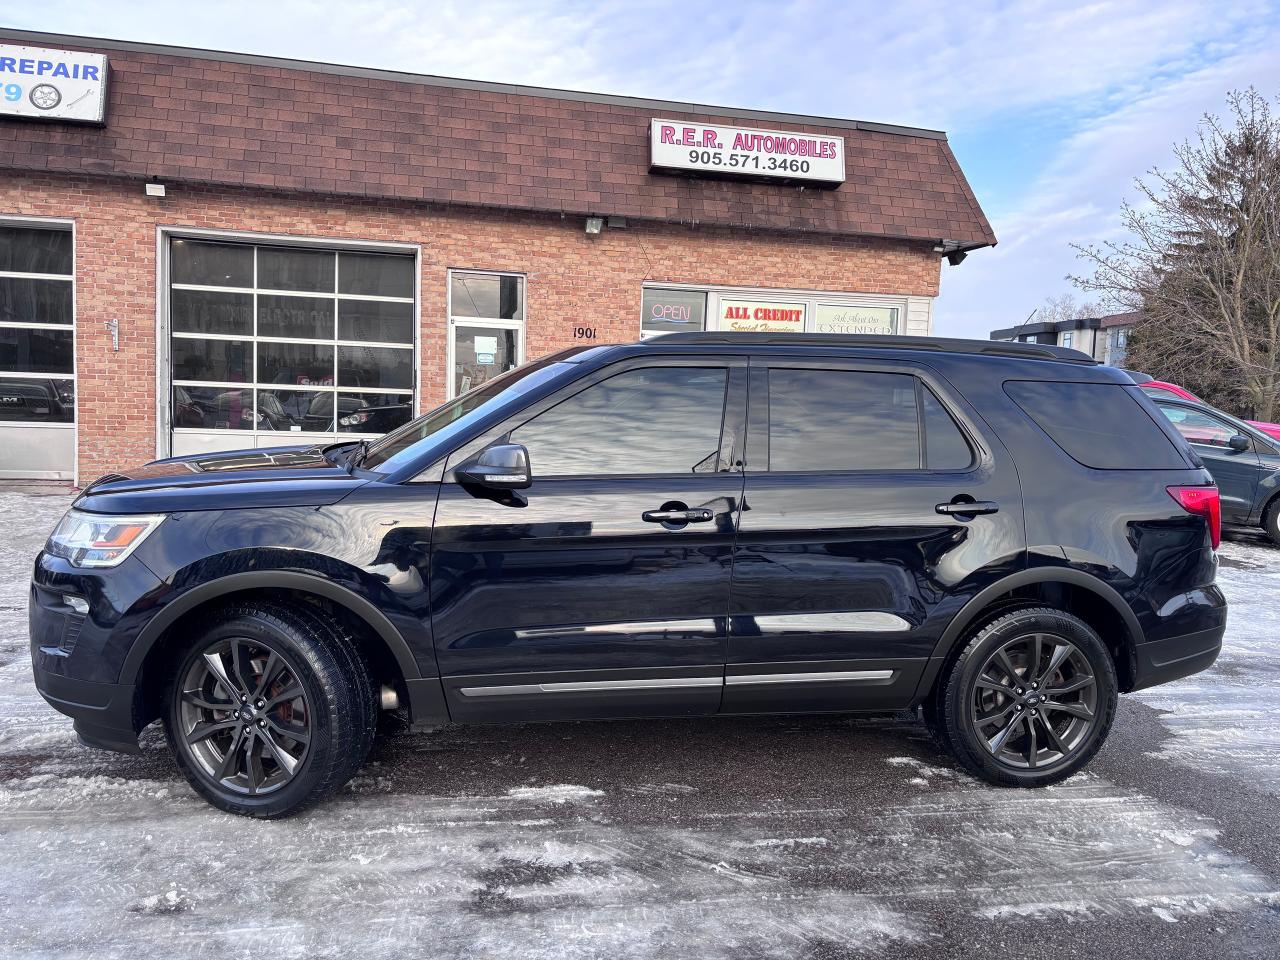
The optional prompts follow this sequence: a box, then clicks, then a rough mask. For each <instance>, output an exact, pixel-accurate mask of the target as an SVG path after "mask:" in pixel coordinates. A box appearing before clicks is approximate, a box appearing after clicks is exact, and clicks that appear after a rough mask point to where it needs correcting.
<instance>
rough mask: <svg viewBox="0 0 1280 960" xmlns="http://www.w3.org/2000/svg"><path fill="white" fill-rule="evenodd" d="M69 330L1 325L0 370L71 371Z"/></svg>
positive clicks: (25, 371) (71, 356)
mask: <svg viewBox="0 0 1280 960" xmlns="http://www.w3.org/2000/svg"><path fill="white" fill-rule="evenodd" d="M72 364H73V349H72V335H71V331H70V330H31V329H25V328H21V327H9V328H4V327H0V370H12V371H15V372H18V373H72V372H73V371H74V367H73V365H72Z"/></svg>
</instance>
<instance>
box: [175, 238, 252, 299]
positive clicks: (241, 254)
mask: <svg viewBox="0 0 1280 960" xmlns="http://www.w3.org/2000/svg"><path fill="white" fill-rule="evenodd" d="M169 251H170V257H169V270H170V272H171V273H172V274H173V277H172V279H173V282H174V283H196V284H201V285H202V286H207V287H252V286H253V247H251V246H249V245H248V244H244V243H208V242H206V241H204V240H174V241H173V243H172V245H171V246H170V248H169Z"/></svg>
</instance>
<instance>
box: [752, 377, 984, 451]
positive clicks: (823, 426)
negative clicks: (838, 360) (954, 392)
mask: <svg viewBox="0 0 1280 960" xmlns="http://www.w3.org/2000/svg"><path fill="white" fill-rule="evenodd" d="M768 392H769V423H768V463H767V469H769V470H770V471H774V472H778V471H823V472H826V471H832V472H834V471H864V470H896V471H901V470H921V469H927V470H965V469H967V468H968V467H969V466H970V465H971V464H972V462H973V453H972V451H971V450H970V448H969V443H968V441H967V440H966V439H965V438H964V434H963V433H962V432H961V430H960V428H959V427H958V426H957V425H956V422H955V420H954V419H953V418H952V416H951V414H950V413H948V412H947V410H946V408H945V407H944V406H943V405H942V403H941V402H940V401H939V400H938V398H937V397H936V396H934V394H933V392H932V391H931V390H929V388H928V387H926V386H925V385H924V384H923V383H921V382H920V381H919V380H918V379H917V378H916V377H914V376H912V375H910V374H901V373H871V372H864V371H859V370H814V369H802V368H794V369H792V368H784V367H773V368H771V369H770V370H769V376H768ZM752 437H753V445H754V444H755V443H761V441H762V440H763V438H762V437H760V434H759V433H758V432H753V435H752ZM756 438H760V439H759V440H757V439H756ZM761 445H763V444H762V443H761ZM747 457H748V463H749V464H750V465H751V468H752V469H760V468H761V467H760V465H759V464H758V462H757V461H758V460H759V459H760V451H759V450H752V449H749V450H748V452H747Z"/></svg>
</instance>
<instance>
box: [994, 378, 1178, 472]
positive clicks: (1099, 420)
mask: <svg viewBox="0 0 1280 960" xmlns="http://www.w3.org/2000/svg"><path fill="white" fill-rule="evenodd" d="M1004 392H1005V393H1006V394H1008V395H1009V396H1010V397H1012V398H1013V401H1014V402H1015V403H1016V404H1017V405H1018V406H1019V407H1021V408H1022V410H1023V411H1024V412H1025V413H1026V414H1027V416H1029V417H1030V418H1031V419H1032V420H1033V421H1035V423H1036V424H1037V425H1039V427H1040V429H1041V430H1043V431H1044V432H1045V433H1046V434H1048V435H1049V438H1050V439H1051V440H1053V442H1054V443H1056V444H1057V445H1058V446H1059V447H1061V448H1062V449H1063V450H1064V451H1065V452H1066V453H1067V455H1068V456H1070V457H1071V458H1072V459H1073V460H1075V461H1077V462H1078V463H1082V464H1084V465H1085V466H1086V467H1094V468H1096V469H1099V470H1178V469H1182V468H1184V467H1186V462H1185V461H1184V460H1183V455H1182V454H1181V453H1180V452H1179V451H1178V448H1177V447H1175V446H1174V445H1173V442H1172V441H1171V440H1170V439H1169V438H1168V437H1166V436H1165V435H1164V432H1163V431H1162V430H1161V429H1160V428H1159V427H1158V426H1157V425H1156V422H1155V421H1154V420H1152V419H1151V417H1150V416H1148V414H1147V411H1146V410H1144V409H1143V408H1142V406H1141V405H1140V404H1139V403H1138V401H1137V399H1136V398H1134V397H1132V396H1130V395H1129V391H1128V390H1126V389H1125V388H1124V387H1123V386H1121V385H1120V384H1118V383H1051V382H1046V381H1039V380H1035V381H1033V380H1010V381H1008V382H1007V383H1006V384H1005V385H1004Z"/></svg>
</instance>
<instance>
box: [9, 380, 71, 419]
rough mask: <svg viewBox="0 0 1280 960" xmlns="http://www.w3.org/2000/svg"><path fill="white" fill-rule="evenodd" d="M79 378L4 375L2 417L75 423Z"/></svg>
mask: <svg viewBox="0 0 1280 960" xmlns="http://www.w3.org/2000/svg"><path fill="white" fill-rule="evenodd" d="M75 409H76V382H75V381H74V380H44V379H40V380H37V379H35V378H23V377H10V376H0V421H14V420H19V421H27V422H36V423H71V422H72V421H73V420H75Z"/></svg>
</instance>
